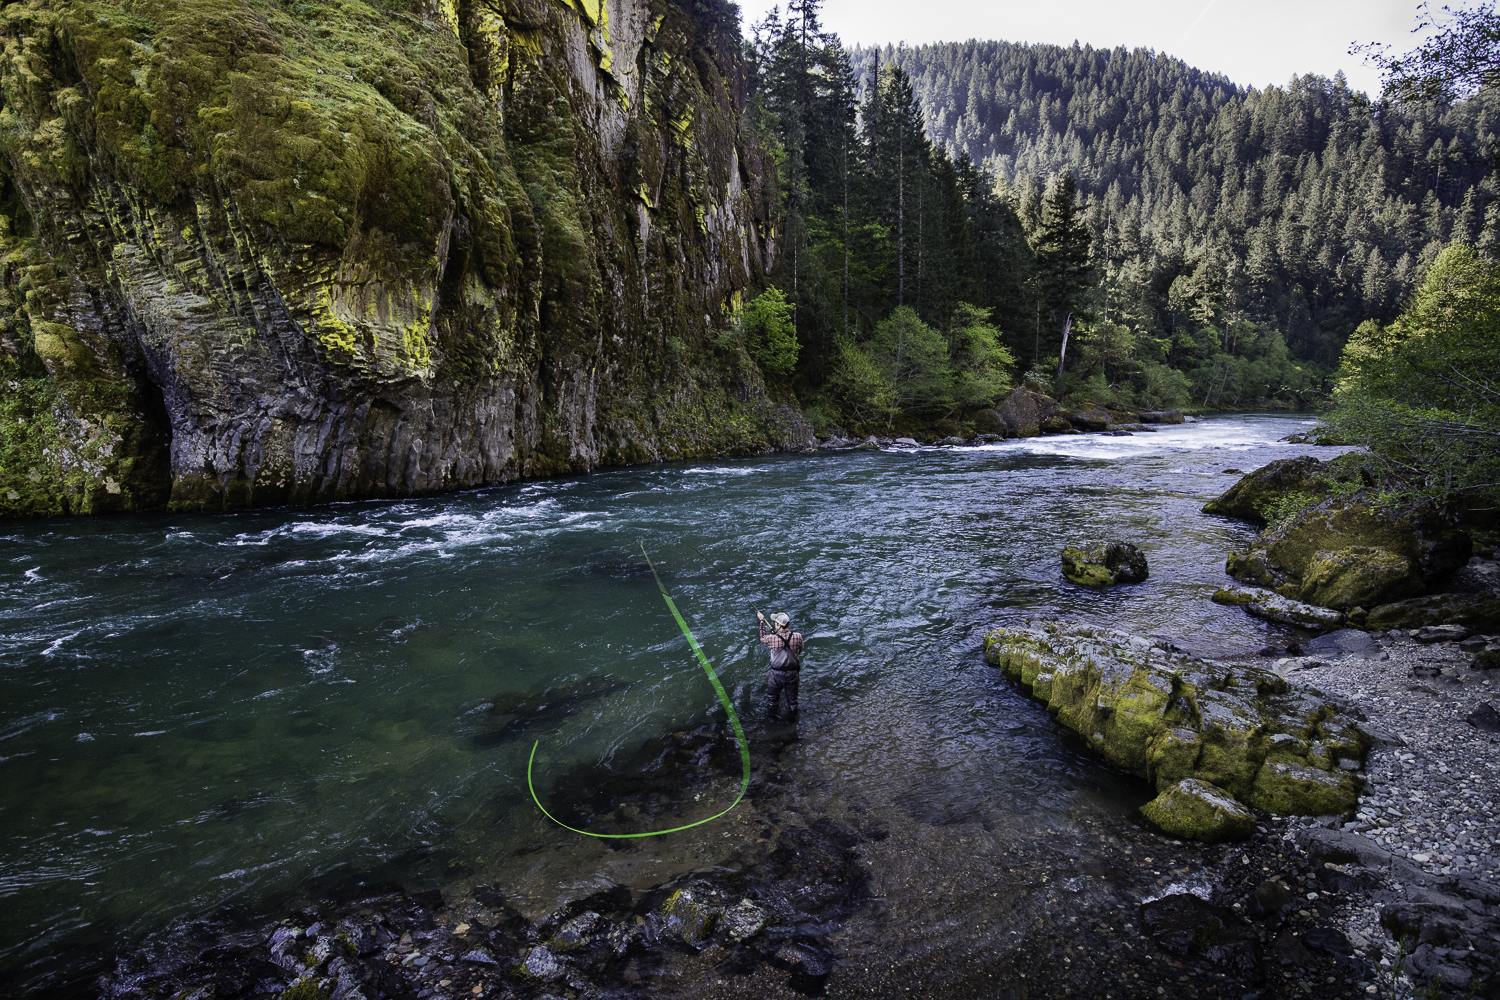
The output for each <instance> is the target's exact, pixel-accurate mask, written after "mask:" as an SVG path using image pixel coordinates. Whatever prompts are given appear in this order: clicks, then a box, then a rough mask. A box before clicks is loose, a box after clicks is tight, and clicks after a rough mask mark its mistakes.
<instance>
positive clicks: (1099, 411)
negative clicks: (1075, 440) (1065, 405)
mask: <svg viewBox="0 0 1500 1000" xmlns="http://www.w3.org/2000/svg"><path fill="white" fill-rule="evenodd" d="M1069 419H1070V420H1071V421H1072V423H1073V426H1074V427H1077V428H1078V429H1079V430H1081V431H1107V430H1109V425H1110V424H1112V423H1114V422H1115V421H1114V415H1113V414H1111V413H1110V412H1109V411H1108V410H1106V409H1104V407H1102V406H1093V407H1090V408H1089V409H1087V410H1075V411H1074V412H1073V413H1072V414H1070V415H1069Z"/></svg>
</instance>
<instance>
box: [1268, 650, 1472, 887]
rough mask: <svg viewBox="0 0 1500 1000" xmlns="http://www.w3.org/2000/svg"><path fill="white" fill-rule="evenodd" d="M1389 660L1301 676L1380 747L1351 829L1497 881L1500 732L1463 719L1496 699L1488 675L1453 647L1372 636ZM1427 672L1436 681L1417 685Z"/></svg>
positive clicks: (1427, 863)
mask: <svg viewBox="0 0 1500 1000" xmlns="http://www.w3.org/2000/svg"><path fill="white" fill-rule="evenodd" d="M1376 639H1377V641H1378V642H1379V643H1380V645H1381V647H1382V649H1383V651H1384V652H1386V653H1388V654H1389V657H1390V658H1389V659H1368V658H1363V657H1360V658H1356V657H1353V656H1332V657H1327V658H1326V662H1325V664H1324V665H1323V666H1320V667H1318V668H1316V669H1308V670H1304V671H1299V676H1298V678H1297V679H1298V680H1299V681H1300V682H1302V683H1305V684H1308V685H1310V686H1312V687H1316V688H1318V689H1319V690H1321V691H1323V692H1324V693H1326V694H1333V695H1339V696H1341V697H1344V698H1347V699H1348V700H1349V701H1351V702H1354V703H1355V704H1356V705H1358V706H1359V707H1360V709H1361V710H1362V711H1364V713H1365V714H1366V716H1367V717H1368V719H1369V723H1370V725H1371V727H1373V728H1375V729H1377V730H1380V732H1381V734H1382V736H1384V737H1385V740H1383V742H1391V739H1390V738H1391V737H1394V739H1395V740H1396V741H1399V744H1398V745H1396V746H1384V747H1381V746H1377V747H1376V749H1374V750H1372V751H1370V755H1369V757H1368V759H1367V760H1366V762H1365V778H1366V782H1367V783H1366V787H1365V792H1364V794H1363V795H1362V796H1361V797H1360V802H1359V809H1358V812H1357V813H1356V816H1355V819H1354V821H1353V822H1352V823H1348V824H1345V828H1346V829H1352V830H1355V831H1356V832H1359V833H1363V834H1364V835H1365V836H1367V837H1369V838H1371V839H1372V840H1374V841H1375V842H1376V843H1378V844H1380V845H1381V846H1382V847H1385V848H1386V849H1387V850H1390V851H1394V852H1396V853H1398V854H1401V855H1404V856H1405V857H1408V858H1410V859H1411V860H1412V861H1414V862H1416V863H1417V864H1419V865H1421V866H1423V867H1424V868H1426V869H1427V870H1429V871H1431V872H1433V873H1434V874H1445V875H1446V874H1452V873H1455V872H1457V873H1460V874H1465V875H1468V876H1470V877H1473V878H1480V879H1483V880H1485V881H1494V880H1496V878H1497V873H1500V831H1497V828H1496V827H1497V824H1496V822H1495V820H1496V814H1497V812H1500V736H1497V735H1496V734H1491V733H1486V732H1482V731H1480V730H1478V729H1476V728H1475V727H1473V726H1471V725H1469V724H1468V723H1466V722H1465V718H1466V717H1467V716H1469V715H1470V714H1472V713H1473V712H1474V711H1475V710H1477V709H1478V708H1479V707H1480V706H1481V705H1484V704H1486V703H1493V702H1495V701H1497V700H1500V690H1496V686H1495V682H1494V681H1493V680H1491V678H1490V677H1489V674H1488V672H1487V671H1482V670H1472V669H1470V668H1469V660H1470V657H1469V655H1468V654H1466V653H1464V652H1462V651H1461V650H1459V648H1458V645H1457V644H1456V643H1451V642H1442V643H1434V644H1432V645H1423V644H1419V641H1418V640H1416V639H1414V638H1413V637H1411V636H1409V635H1407V634H1405V633H1386V634H1382V635H1379V636H1377V637H1376ZM1422 672H1432V673H1435V675H1436V676H1435V678H1434V679H1435V680H1436V681H1437V683H1426V684H1424V683H1419V682H1418V681H1417V680H1416V676H1417V675H1418V674H1419V673H1422Z"/></svg>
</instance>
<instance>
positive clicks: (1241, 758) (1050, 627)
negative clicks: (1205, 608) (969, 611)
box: [984, 623, 1370, 836]
mask: <svg viewBox="0 0 1500 1000" xmlns="http://www.w3.org/2000/svg"><path fill="white" fill-rule="evenodd" d="M984 648H985V656H986V658H987V659H988V660H989V662H990V663H993V664H994V665H995V666H997V667H999V668H1000V669H1001V670H1002V671H1004V672H1005V674H1006V675H1007V676H1009V677H1012V678H1013V679H1015V680H1017V681H1018V682H1019V683H1020V684H1021V685H1022V686H1023V687H1025V688H1027V689H1028V690H1029V691H1030V692H1031V694H1032V695H1033V696H1034V697H1036V698H1037V699H1039V700H1040V701H1042V702H1044V703H1045V704H1046V705H1047V709H1048V711H1050V712H1052V713H1053V714H1054V715H1055V716H1056V718H1057V721H1058V722H1059V723H1060V724H1061V725H1063V726H1064V727H1066V728H1067V729H1070V730H1072V731H1073V732H1075V733H1077V734H1079V735H1080V736H1082V737H1083V739H1084V741H1085V742H1086V743H1088V745H1089V746H1090V748H1092V749H1093V750H1094V751H1095V752H1096V753H1098V754H1100V755H1101V756H1103V757H1104V758H1105V759H1106V760H1108V761H1110V762H1111V763H1112V764H1114V765H1116V766H1117V767H1120V768H1123V769H1124V770H1127V771H1129V772H1131V773H1132V774H1136V775H1139V776H1141V777H1143V778H1145V779H1146V780H1148V781H1151V782H1153V783H1154V784H1155V786H1156V788H1157V791H1158V792H1164V791H1166V790H1167V789H1168V788H1169V787H1172V786H1176V785H1178V783H1179V782H1181V781H1182V780H1183V779H1185V778H1195V779H1198V780H1200V781H1202V782H1205V783H1207V784H1209V785H1213V786H1216V787H1217V788H1218V789H1220V790H1222V791H1223V792H1224V793H1227V794H1228V795H1231V796H1233V797H1234V798H1235V799H1236V800H1238V801H1239V803H1241V804H1242V805H1249V806H1253V807H1255V808H1258V809H1265V810H1267V811H1271V812H1278V813H1297V814H1303V815H1330V814H1343V813H1347V812H1349V811H1350V810H1352V809H1353V808H1354V805H1355V801H1356V796H1357V794H1358V790H1359V782H1358V778H1356V777H1355V776H1354V775H1353V774H1352V773H1350V772H1348V771H1346V770H1344V769H1343V768H1341V767H1340V766H1339V762H1340V761H1350V762H1352V763H1354V764H1355V765H1356V766H1361V765H1362V763H1363V760H1364V755H1365V753H1366V751H1367V750H1368V748H1369V746H1370V738H1369V737H1368V736H1366V735H1365V734H1364V733H1363V732H1362V731H1361V730H1360V729H1359V727H1358V726H1357V725H1356V724H1355V722H1354V721H1353V719H1352V718H1351V717H1350V716H1349V714H1348V712H1347V710H1346V709H1345V707H1344V706H1343V705H1342V704H1341V703H1339V702H1336V701H1334V700H1332V699H1329V698H1325V697H1324V696H1322V695H1321V694H1319V693H1318V692H1316V691H1314V690H1312V689H1309V688H1303V687H1300V686H1293V685H1290V684H1288V683H1287V681H1285V680H1284V679H1283V678H1281V677H1279V676H1277V675H1276V674H1275V673H1272V672H1269V671H1265V670H1261V669H1259V668H1256V667H1250V666H1229V665H1227V664H1223V663H1218V662H1213V661H1208V660H1201V659H1196V658H1194V657H1190V656H1186V655H1183V654H1181V653H1176V652H1172V651H1170V650H1168V649H1166V648H1163V646H1162V645H1161V644H1159V643H1156V642H1153V641H1151V640H1148V639H1144V638H1142V637H1139V636H1130V635H1127V634H1125V633H1121V632H1109V631H1105V630H1101V629H1095V628H1090V627H1088V626H1085V625H1065V624H1058V623H1045V624H1035V623H1034V624H1032V625H1028V626H1026V627H1023V628H1011V629H1004V628H1002V629H997V630H995V631H993V632H991V633H990V634H989V635H987V636H986V637H985V641H984ZM1220 829H1223V828H1222V827H1209V828H1204V830H1202V831H1200V832H1206V831H1208V830H1214V831H1217V830H1220ZM1181 835H1182V836H1193V834H1192V833H1188V832H1184V833H1182V834H1181Z"/></svg>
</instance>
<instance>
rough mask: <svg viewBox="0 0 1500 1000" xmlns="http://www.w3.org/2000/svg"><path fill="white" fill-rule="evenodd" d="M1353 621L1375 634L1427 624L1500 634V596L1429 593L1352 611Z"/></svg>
mask: <svg viewBox="0 0 1500 1000" xmlns="http://www.w3.org/2000/svg"><path fill="white" fill-rule="evenodd" d="M1349 620H1350V624H1352V625H1356V626H1358V627H1359V628H1363V629H1368V630H1370V631H1372V632H1384V631H1388V630H1390V629H1411V628H1422V627H1423V626H1427V625H1463V626H1465V627H1467V628H1471V629H1473V630H1474V631H1476V632H1500V596H1497V595H1495V594H1493V593H1479V594H1429V595H1427V596H1426V597H1414V598H1410V599H1408V600H1405V601H1394V602H1392V603H1389V604H1381V605H1377V606H1375V607H1372V608H1370V609H1369V610H1367V611H1362V612H1359V611H1357V612H1352V613H1351V614H1350V615H1349Z"/></svg>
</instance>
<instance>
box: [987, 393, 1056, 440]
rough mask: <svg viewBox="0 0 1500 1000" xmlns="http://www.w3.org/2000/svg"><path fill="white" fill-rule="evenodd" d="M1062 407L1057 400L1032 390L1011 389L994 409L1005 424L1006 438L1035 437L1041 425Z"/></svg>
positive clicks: (1040, 429)
mask: <svg viewBox="0 0 1500 1000" xmlns="http://www.w3.org/2000/svg"><path fill="white" fill-rule="evenodd" d="M1061 408H1062V407H1061V406H1060V405H1059V403H1058V402H1057V400H1055V399H1053V398H1052V397H1050V396H1044V395H1042V394H1041V393H1039V392H1036V391H1035V390H1033V389H1025V388H1022V389H1013V390H1012V391H1011V392H1010V393H1009V394H1008V395H1006V397H1005V398H1004V399H1002V400H1001V401H1000V403H999V405H997V406H996V407H995V410H996V412H997V413H999V414H1000V419H1001V420H1002V421H1003V422H1004V424H1005V436H1006V437H1016V438H1025V437H1036V436H1037V435H1038V434H1040V433H1042V425H1043V424H1044V423H1046V422H1048V421H1049V420H1051V419H1052V418H1053V417H1055V416H1056V415H1057V412H1058V410H1060V409H1061Z"/></svg>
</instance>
